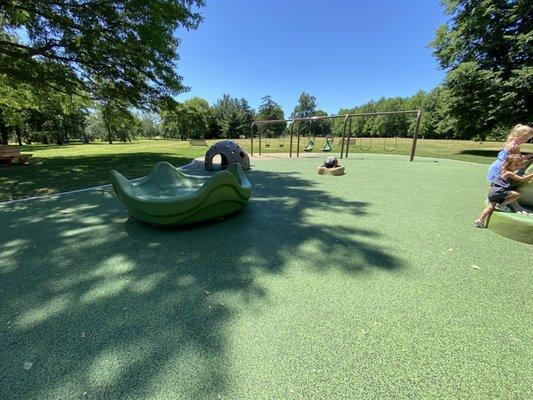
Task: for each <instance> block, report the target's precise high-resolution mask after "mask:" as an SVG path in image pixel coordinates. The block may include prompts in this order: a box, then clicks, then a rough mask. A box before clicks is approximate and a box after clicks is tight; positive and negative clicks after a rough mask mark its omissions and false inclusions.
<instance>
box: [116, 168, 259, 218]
mask: <svg viewBox="0 0 533 400" xmlns="http://www.w3.org/2000/svg"><path fill="white" fill-rule="evenodd" d="M111 183H112V184H113V189H114V190H115V193H116V195H117V197H118V198H119V199H120V201H122V202H123V203H124V205H125V206H126V207H127V208H128V210H129V212H130V213H131V215H133V216H134V217H135V218H137V219H140V220H141V221H144V222H148V223H151V224H154V225H161V226H174V225H185V224H191V223H195V222H200V221H206V220H211V219H215V218H219V217H222V216H225V215H229V214H233V213H235V212H237V211H239V210H241V209H242V208H244V207H245V206H246V205H247V204H248V203H249V201H250V196H251V195H252V185H251V184H250V182H249V181H248V179H247V178H246V175H245V174H244V171H243V169H242V167H241V166H240V165H239V164H237V163H233V164H231V165H230V166H229V167H228V168H227V169H226V170H224V171H219V172H217V173H216V174H214V175H212V176H196V175H194V176H193V175H189V174H185V173H183V172H182V171H180V170H179V169H178V168H175V167H173V166H172V165H171V164H169V163H167V162H164V161H163V162H158V163H157V164H156V165H155V166H154V169H153V170H152V172H150V174H149V175H147V176H146V177H144V178H141V179H140V180H139V181H138V182H136V183H132V182H130V181H129V180H128V179H126V178H125V177H124V176H123V175H122V174H120V173H119V172H117V171H115V170H113V171H111Z"/></svg>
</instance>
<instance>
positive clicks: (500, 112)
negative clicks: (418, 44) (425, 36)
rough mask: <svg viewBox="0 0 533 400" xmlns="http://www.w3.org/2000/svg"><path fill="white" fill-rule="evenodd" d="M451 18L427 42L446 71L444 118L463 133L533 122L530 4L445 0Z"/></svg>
mask: <svg viewBox="0 0 533 400" xmlns="http://www.w3.org/2000/svg"><path fill="white" fill-rule="evenodd" d="M442 3H443V4H444V6H445V10H446V13H447V14H448V15H449V16H450V20H449V21H448V22H447V23H446V24H444V25H442V26H441V27H440V28H439V29H438V31H437V34H436V37H435V39H434V40H433V42H432V43H431V46H432V47H433V49H434V55H435V56H436V58H437V60H438V61H439V64H440V66H441V67H442V68H444V69H446V70H447V71H448V74H447V76H446V78H445V81H444V87H445V89H446V90H447V95H448V96H446V97H447V100H448V104H447V105H446V106H445V107H446V109H447V110H448V112H449V115H448V118H450V120H453V121H454V123H455V124H456V126H455V127H454V130H456V131H461V132H464V135H465V136H467V137H479V138H481V139H484V138H485V136H486V135H487V134H488V133H490V132H492V131H498V130H502V129H504V127H509V126H511V125H514V124H516V123H518V122H522V123H531V122H532V121H533V109H532V108H531V104H533V94H532V90H531V88H532V87H533V56H532V51H531V46H532V41H533V39H532V32H533V3H532V2H531V1H526V0H477V1H472V0H443V1H442Z"/></svg>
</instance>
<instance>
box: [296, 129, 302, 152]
mask: <svg viewBox="0 0 533 400" xmlns="http://www.w3.org/2000/svg"><path fill="white" fill-rule="evenodd" d="M301 128H302V124H300V125H298V129H296V157H300V129H301Z"/></svg>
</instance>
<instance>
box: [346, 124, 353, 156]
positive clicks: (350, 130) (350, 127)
mask: <svg viewBox="0 0 533 400" xmlns="http://www.w3.org/2000/svg"><path fill="white" fill-rule="evenodd" d="M351 137H352V118H351V117H348V143H347V144H346V158H348V149H349V148H350V138H351Z"/></svg>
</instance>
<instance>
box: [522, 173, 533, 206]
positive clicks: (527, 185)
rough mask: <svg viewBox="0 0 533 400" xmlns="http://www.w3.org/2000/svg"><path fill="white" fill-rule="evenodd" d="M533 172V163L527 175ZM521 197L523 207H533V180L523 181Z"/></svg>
mask: <svg viewBox="0 0 533 400" xmlns="http://www.w3.org/2000/svg"><path fill="white" fill-rule="evenodd" d="M528 174H533V165H530V166H529V168H528V169H527V170H526V175H528ZM518 191H519V192H520V198H519V199H518V202H519V203H520V204H521V205H522V206H523V207H530V208H533V181H529V182H523V183H522V184H521V185H520V186H519V187H518Z"/></svg>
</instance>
